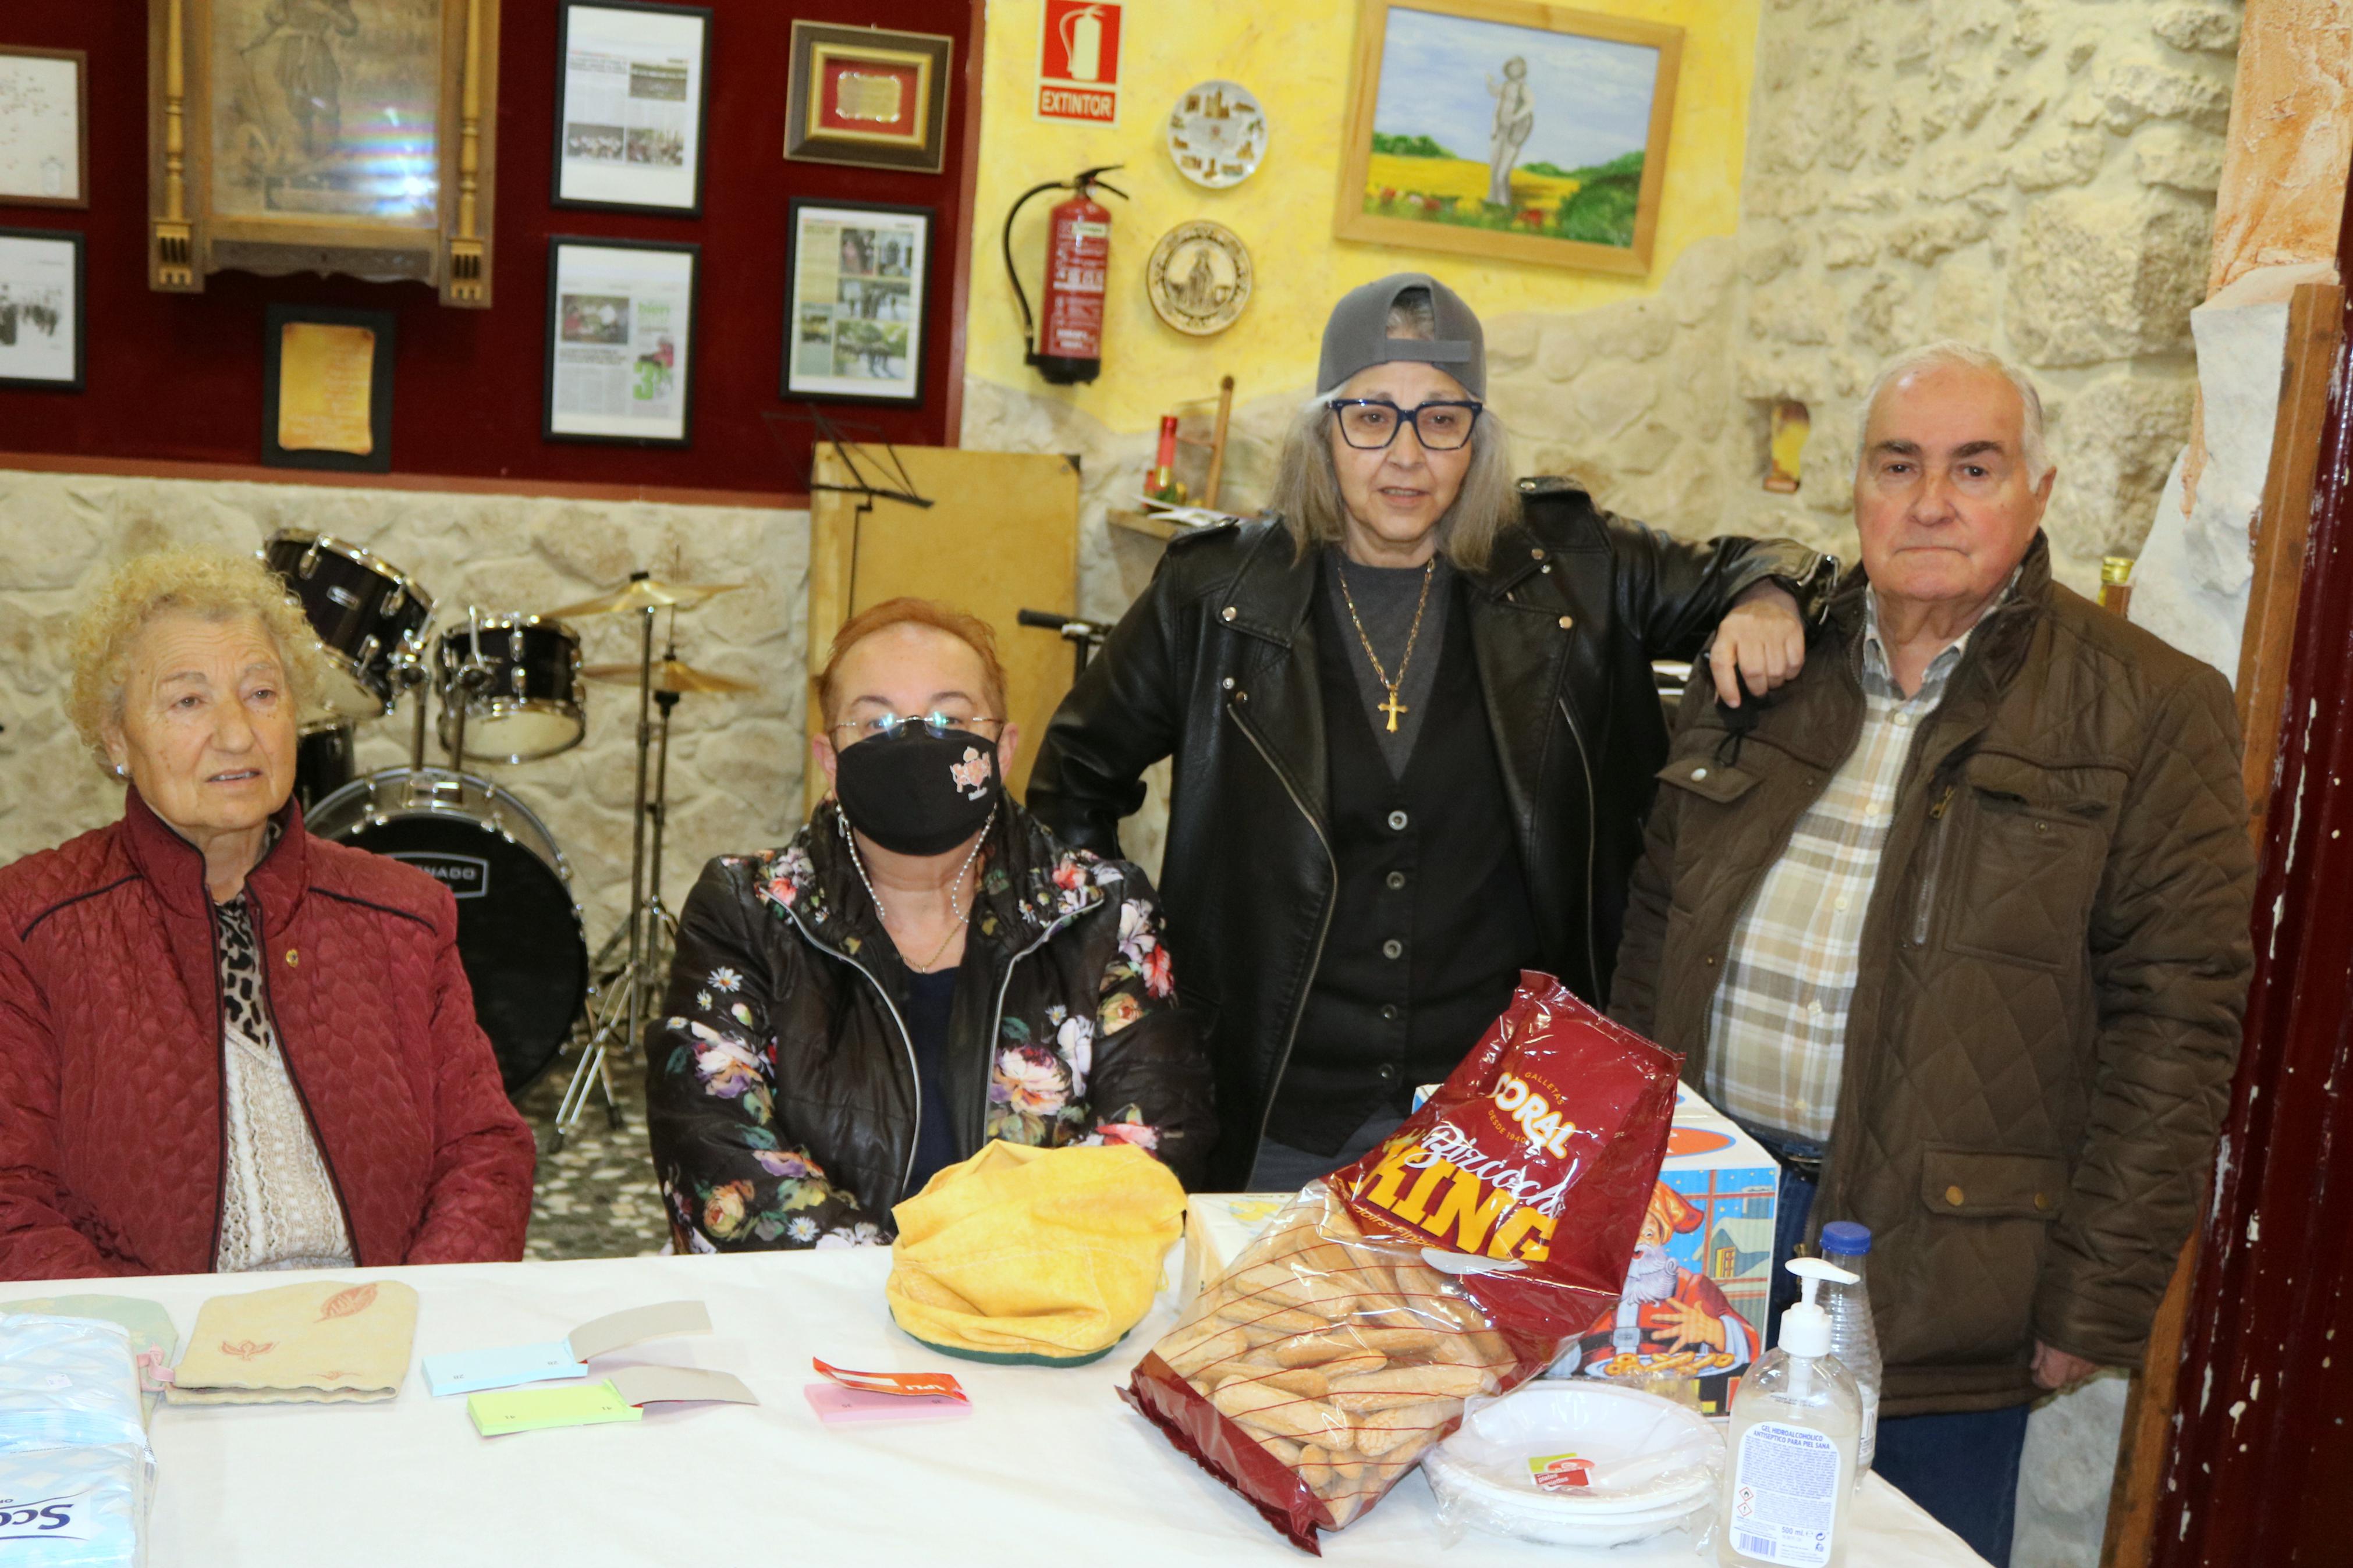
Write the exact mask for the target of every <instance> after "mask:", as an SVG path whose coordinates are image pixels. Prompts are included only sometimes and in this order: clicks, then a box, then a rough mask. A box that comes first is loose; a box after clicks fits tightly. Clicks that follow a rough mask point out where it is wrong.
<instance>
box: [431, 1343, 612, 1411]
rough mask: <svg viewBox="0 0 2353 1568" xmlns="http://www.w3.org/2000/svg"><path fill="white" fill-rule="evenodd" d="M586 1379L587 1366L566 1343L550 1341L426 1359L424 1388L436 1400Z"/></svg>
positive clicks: (461, 1352)
mask: <svg viewBox="0 0 2353 1568" xmlns="http://www.w3.org/2000/svg"><path fill="white" fill-rule="evenodd" d="M587 1375H588V1368H587V1365H586V1363H582V1362H579V1361H575V1360H574V1359H573V1355H572V1342H571V1341H569V1340H551V1341H549V1342H547V1343H546V1344H543V1345H501V1346H499V1347H498V1348H496V1349H494V1350H486V1351H456V1352H451V1353H450V1354H448V1355H437V1356H427V1357H426V1358H425V1386H426V1387H427V1389H429V1390H431V1391H432V1394H433V1396H434V1397H435V1398H437V1399H438V1398H439V1397H441V1395H443V1394H472V1393H475V1392H477V1391H479V1390H481V1389H485V1388H514V1387H517V1386H518V1385H520V1384H526V1383H552V1382H554V1381H555V1380H556V1379H558V1378H564V1377H586V1376H587Z"/></svg>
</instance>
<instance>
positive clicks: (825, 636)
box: [807, 447, 1079, 807]
mask: <svg viewBox="0 0 2353 1568" xmlns="http://www.w3.org/2000/svg"><path fill="white" fill-rule="evenodd" d="M850 452H851V455H852V460H851V461H849V462H847V463H846V462H844V461H843V459H842V457H841V455H840V454H839V452H837V451H834V450H829V449H828V450H821V451H820V452H819V453H818V459H817V464H816V468H815V473H816V479H817V482H818V484H819V485H840V486H857V485H860V484H865V485H871V486H873V487H875V488H878V489H883V488H895V487H896V486H897V485H898V483H899V479H900V476H899V473H898V470H897V469H895V468H892V465H891V463H890V461H889V458H888V456H887V455H886V454H885V453H883V452H882V451H881V449H880V448H866V447H852V448H850ZM896 453H897V457H898V458H899V460H900V461H901V462H902V463H903V464H904V465H905V477H906V478H907V479H910V480H912V481H913V492H914V493H915V494H916V495H919V496H922V497H923V498H924V499H926V500H930V501H931V502H932V504H931V506H929V507H917V506H912V505H909V504H908V503H906V502H904V501H901V500H892V499H889V498H887V497H877V498H871V499H870V498H867V497H864V496H861V495H857V494H850V493H845V492H844V491H842V490H833V489H819V490H818V491H817V492H816V494H815V495H814V496H813V498H812V500H811V503H810V516H809V524H810V526H809V669H810V671H811V673H812V675H814V674H815V672H816V671H817V670H818V668H821V667H822V666H823V665H824V663H825V658H826V653H827V650H828V648H829V647H831V646H832V643H833V634H834V633H835V632H836V631H837V630H839V628H840V626H841V625H842V623H844V622H845V621H847V620H848V619H849V617H850V616H853V615H856V614H857V613H858V612H859V611H860V610H864V609H867V608H870V607H871V606H872V605H879V604H881V602H882V601H883V600H885V599H892V598H896V597H898V596H899V595H902V594H912V595H916V596H918V597H921V598H926V599H938V600H942V601H944V602H945V603H947V604H951V605H955V606H956V607H958V608H959V609H964V610H968V611H970V612H971V613H972V614H974V615H976V616H979V617H980V618H981V619H983V620H985V621H987V623H988V624H989V625H990V626H992V627H994V628H995V629H996V632H997V653H998V656H999V657H1000V658H1003V660H1004V661H1005V671H1006V677H1007V679H1008V684H1009V691H1008V696H1009V698H1010V703H1009V706H1010V709H1011V717H1012V719H1013V720H1014V721H1015V722H1016V723H1018V724H1019V725H1020V727H1021V735H1022V741H1021V749H1020V751H1019V752H1018V754H1017V755H1016V757H1015V759H1014V766H1013V773H1012V777H1011V780H1010V783H1011V784H1012V788H1013V793H1014V795H1015V796H1016V797H1017V798H1018V796H1019V795H1021V793H1022V791H1023V790H1024V789H1025V788H1026V787H1027V786H1028V784H1029V757H1030V753H1031V752H1032V751H1033V750H1034V749H1035V747H1036V745H1037V742H1038V740H1039V737H1040V736H1041V735H1043V734H1044V733H1045V730H1046V721H1047V720H1049V719H1050V718H1051V717H1052V716H1053V712H1054V709H1055V706H1056V705H1057V704H1058V703H1060V701H1061V700H1062V694H1063V693H1064V692H1066V691H1068V690H1069V689H1070V686H1071V646H1070V644H1068V643H1066V642H1064V641H1063V640H1062V639H1061V638H1060V637H1057V636H1056V635H1055V634H1054V633H1052V632H1050V631H1041V630H1038V629H1036V628H1033V627H1029V626H1021V625H1019V624H1018V623H1017V622H1016V621H1015V619H1014V616H1015V614H1016V613H1017V612H1018V611H1020V610H1023V609H1037V610H1054V611H1064V612H1073V613H1074V612H1075V611H1076V609H1077V605H1078V594H1079V471H1078V469H1077V468H1075V467H1074V466H1072V464H1071V461H1070V460H1069V459H1068V458H1060V457H1056V456H1053V455H1050V454H1043V453H1032V452H967V451H962V450H958V449H955V448H952V447H898V448H896ZM808 712H809V718H808V725H809V732H810V733H811V734H815V733H816V731H817V730H818V728H819V727H820V726H821V725H822V724H823V723H824V722H825V721H824V717H823V715H822V714H820V713H819V712H818V705H817V701H816V698H815V694H814V693H812V694H811V698H810V701H809V705H808ZM824 794H825V775H824V773H822V772H820V771H819V770H818V769H817V768H815V767H811V768H810V769H809V771H808V791H807V805H810V806H812V807H813V806H815V805H816V804H817V802H818V800H820V799H822V798H823V797H824Z"/></svg>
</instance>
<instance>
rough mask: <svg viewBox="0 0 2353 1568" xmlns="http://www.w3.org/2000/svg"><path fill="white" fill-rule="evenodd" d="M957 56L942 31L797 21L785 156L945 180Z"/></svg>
mask: <svg viewBox="0 0 2353 1568" xmlns="http://www.w3.org/2000/svg"><path fill="white" fill-rule="evenodd" d="M792 57H793V58H792V70H791V73H790V75H789V76H788V77H787V78H786V88H785V156H786V157H787V158H794V159H798V160H800V161H802V162H804V163H856V164H860V165H862V166H864V167H867V168H870V169H906V170H910V171H912V172H913V173H915V174H938V173H939V172H940V164H941V162H942V159H943V157H944V149H945V147H946V144H947V113H948V69H949V66H950V65H951V63H952V61H953V59H954V57H955V39H953V38H948V37H942V36H941V35H939V34H936V33H891V32H884V31H883V30H881V28H879V27H838V26H833V25H831V24H829V23H826V22H795V23H794V24H793V46H792Z"/></svg>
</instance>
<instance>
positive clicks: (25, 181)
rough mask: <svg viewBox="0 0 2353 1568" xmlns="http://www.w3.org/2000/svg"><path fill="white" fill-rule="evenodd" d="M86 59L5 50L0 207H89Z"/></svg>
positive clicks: (0, 93) (0, 56)
mask: <svg viewBox="0 0 2353 1568" xmlns="http://www.w3.org/2000/svg"><path fill="white" fill-rule="evenodd" d="M89 113H90V83H89V57H88V56H86V55H84V54H83V53H82V51H81V50H79V49H36V48H31V47H26V46H24V45H21V44H0V202H5V203H6V204H7V205H10V206H31V207H86V206H88V205H90V119H89Z"/></svg>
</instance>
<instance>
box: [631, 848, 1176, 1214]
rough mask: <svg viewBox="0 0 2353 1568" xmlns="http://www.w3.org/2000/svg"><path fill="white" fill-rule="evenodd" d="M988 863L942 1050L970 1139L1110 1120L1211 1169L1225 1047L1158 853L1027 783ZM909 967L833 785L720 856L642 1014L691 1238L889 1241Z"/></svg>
mask: <svg viewBox="0 0 2353 1568" xmlns="http://www.w3.org/2000/svg"><path fill="white" fill-rule="evenodd" d="M982 866H983V869H982V872H981V876H980V893H979V897H978V899H977V900H976V904H975V906H974V910H973V921H972V927H971V930H970V931H969V933H968V935H967V938H966V941H965V957H964V963H963V966H962V967H961V968H960V969H959V970H958V972H957V977H956V987H955V991H956V994H955V1004H954V1006H953V1009H952V1011H951V1014H950V1017H949V1025H948V1037H947V1043H946V1049H945V1051H944V1055H943V1058H942V1062H941V1074H942V1078H943V1079H944V1089H945V1092H946V1094H947V1097H948V1101H949V1121H950V1125H951V1131H953V1133H954V1136H955V1144H956V1153H957V1157H958V1158H959V1159H962V1158H965V1157H968V1156H970V1155H971V1154H973V1153H975V1152H977V1151H978V1149H979V1148H980V1146H981V1144H982V1143H984V1142H987V1140H989V1139H992V1138H1002V1139H1006V1140H1008V1141H1009V1142H1016V1143H1032V1144H1043V1145H1047V1146H1050V1147H1059V1146H1060V1145H1064V1144H1072V1143H1101V1142H1114V1141H1115V1142H1129V1143H1134V1144H1137V1145H1140V1146H1141V1147H1143V1148H1145V1149H1147V1150H1150V1151H1151V1152H1153V1153H1155V1154H1156V1155H1158V1156H1159V1157H1160V1158H1161V1159H1162V1160H1164V1161H1166V1162H1167V1163H1168V1164H1169V1165H1170V1166H1171V1167H1173V1168H1174V1169H1175V1170H1176V1173H1177V1174H1178V1175H1179V1176H1180V1177H1187V1178H1189V1177H1191V1176H1194V1175H1196V1174H1197V1173H1198V1172H1199V1171H1200V1170H1201V1168H1202V1165H1203V1163H1205V1162H1206V1160H1207V1159H1208V1152H1209V1145H1210V1143H1211V1142H1213V1141H1214V1139H1215V1136H1216V1126H1215V1122H1214V1121H1213V1120H1212V1117H1211V1113H1210V1106H1209V1097H1210V1089H1209V1070H1208V1060H1207V1058H1206V1057H1205V1056H1204V1055H1203V1053H1202V1049H1201V1046H1200V1041H1199V1037H1198V1030H1197V1028H1196V1026H1195V1023H1194V1020H1193V1018H1192V1017H1191V1016H1189V1015H1188V1014H1187V1013H1185V1012H1183V1011H1180V1010H1179V1009H1178V1008H1177V1006H1176V986H1175V983H1174V981H1173V979H1172V976H1171V974H1170V971H1169V958H1168V951H1167V949H1166V947H1164V946H1163V945H1162V944H1161V940H1160V932H1161V922H1160V910H1159V906H1158V901H1157V900H1156V899H1155V896H1154V893H1153V890H1152V887H1151V884H1150V883H1149V882H1148V881H1147V880H1146V879H1145V876H1144V873H1143V872H1141V871H1140V870H1138V869H1137V868H1135V867H1134V866H1132V865H1128V864H1126V863H1125V862H1123V861H1116V860H1104V859H1100V858H1097V857H1095V856H1093V855H1092V854H1089V853H1087V852H1086V851H1084V850H1078V849H1068V848H1065V847H1062V846H1061V845H1060V843H1058V842H1057V841H1056V840H1055V839H1054V838H1053V837H1051V836H1050V834H1048V833H1047V832H1046V830H1045V829H1044V828H1043V827H1040V826H1038V825H1037V824H1036V823H1035V822H1034V821H1033V820H1032V819H1031V818H1030V817H1029V815H1028V814H1027V813H1026V812H1023V811H1021V810H1020V809H1018V807H1013V806H1011V805H1008V807H1007V809H1006V810H1004V811H1003V812H1000V813H999V816H998V820H997V826H995V827H993V828H992V829H991V830H990V836H989V841H988V843H987V848H986V851H985V858H984V859H983V861H982ZM907 987H908V975H907V970H906V967H905V965H904V964H903V963H902V962H901V961H900V958H899V954H898V952H897V950H896V948H895V947H894V946H893V945H892V941H891V938H890V936H889V935H888V934H887V933H886V932H885V931H883V929H882V923H881V919H880V918H879V916H878V915H877V914H876V912H875V909H874V903H873V900H872V898H871V896H870V895H869V893H868V892H867V890H866V888H865V886H864V885H863V883H862V882H861V881H860V879H859V875H858V871H857V868H856V867H855V866H854V865H853V864H852V863H851V860H850V858H849V851H848V847H847V844H846V841H845V840H844V838H843V837H842V834H841V829H840V821H839V810H838V808H837V807H836V806H834V805H832V803H830V802H828V803H827V804H826V805H822V806H820V807H819V808H818V811H817V814H816V815H815V816H812V817H811V818H810V819H809V822H808V824H807V826H805V827H803V828H802V829H801V831H800V833H799V834H798V835H797V837H795V838H794V839H793V841H792V843H791V844H789V845H787V846H786V847H784V848H782V849H771V850H765V851H762V852H761V853H759V854H755V855H740V856H739V855H723V856H721V857H720V858H717V859H715V860H712V862H711V863H710V864H709V865H708V866H706V867H704V868H703V872H702V879H701V880H700V881H698V882H697V883H696V884H695V888H694V891H693V892H692V893H691V895H689V897H688V899H687V901H686V907H685V910H683V912H682V913H681V916H680V918H679V930H678V954H677V958H676V960H675V962H674V963H673V964H672V966H671V970H670V991H669V995H668V998H667V1001H666V1005H664V1007H663V1010H662V1014H661V1016H659V1017H658V1018H656V1019H655V1020H654V1022H653V1025H652V1026H651V1027H650V1028H649V1030H648V1032H647V1036H646V1050H647V1058H648V1059H647V1101H648V1120H649V1134H650V1136H651V1138H652V1142H653V1153H654V1165H655V1169H656V1171H657V1172H658V1173H659V1176H660V1180H661V1184H662V1191H663V1195H664V1197H665V1199H666V1200H667V1202H668V1205H669V1208H670V1222H671V1230H672V1233H673V1237H674V1238H675V1240H676V1242H677V1244H678V1246H679V1247H680V1248H681V1250H691V1251H696V1252H711V1251H737V1250H744V1249H752V1248H761V1247H840V1246H853V1245H858V1244H860V1243H883V1242H887V1241H889V1240H890V1239H891V1237H892V1227H891V1208H892V1205H894V1204H896V1203H897V1202H899V1200H900V1199H901V1198H902V1197H906V1196H909V1195H911V1194H907V1193H905V1192H902V1190H901V1185H902V1180H903V1178H904V1176H905V1173H906V1172H907V1170H908V1167H909V1165H910V1163H911V1162H912V1160H913V1153H914V1146H915V1138H916V1131H917V1118H918V1114H919V1112H918V1106H917V1086H916V1079H915V1070H914V1064H913V1046H912V1043H911V1042H910V1041H909V1040H908V1038H907V1037H906V1033H905V1031H904V1029H903V1027H902V1025H901V1023H900V1021H899V1020H900V1016H901V1015H902V1011H903V1005H904V999H905V996H906V993H907Z"/></svg>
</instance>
